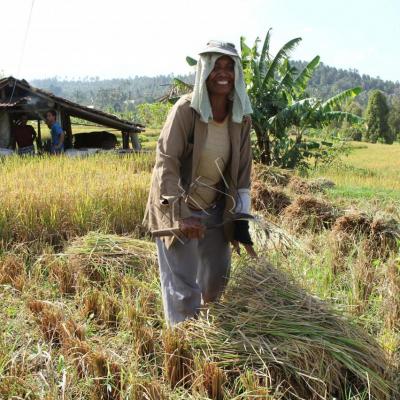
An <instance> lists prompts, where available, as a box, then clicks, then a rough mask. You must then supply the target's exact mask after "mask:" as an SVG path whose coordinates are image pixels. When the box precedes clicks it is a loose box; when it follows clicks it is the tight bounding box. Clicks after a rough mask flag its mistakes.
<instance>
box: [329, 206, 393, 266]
mask: <svg viewBox="0 0 400 400" xmlns="http://www.w3.org/2000/svg"><path fill="white" fill-rule="evenodd" d="M399 240H400V225H399V223H398V222H396V221H395V220H393V219H389V220H385V219H383V218H379V217H377V218H372V217H371V216H369V215H367V214H365V213H360V212H355V211H351V212H349V213H347V214H346V215H343V216H342V217H340V218H338V219H337V220H336V222H335V224H334V225H333V227H332V233H331V241H332V243H333V250H334V255H335V259H336V260H337V261H340V260H342V259H343V258H344V257H347V256H349V255H350V254H351V253H352V252H355V251H356V250H357V245H358V244H360V243H362V246H361V249H362V250H363V251H364V253H365V254H366V255H367V256H368V257H369V258H370V259H383V260H385V259H387V258H388V256H389V255H390V253H391V252H394V251H396V250H397V249H398V241H399Z"/></svg>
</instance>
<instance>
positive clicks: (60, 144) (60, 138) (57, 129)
mask: <svg viewBox="0 0 400 400" xmlns="http://www.w3.org/2000/svg"><path fill="white" fill-rule="evenodd" d="M46 124H47V126H48V127H49V128H50V132H51V153H52V154H61V153H63V152H64V138H65V133H64V131H63V129H62V127H61V125H60V124H59V123H58V122H57V113H56V111H55V110H50V111H47V113H46Z"/></svg>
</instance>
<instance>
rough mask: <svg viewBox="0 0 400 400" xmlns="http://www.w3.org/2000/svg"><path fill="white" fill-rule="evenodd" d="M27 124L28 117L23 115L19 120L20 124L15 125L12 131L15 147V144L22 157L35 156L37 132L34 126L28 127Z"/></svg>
mask: <svg viewBox="0 0 400 400" xmlns="http://www.w3.org/2000/svg"><path fill="white" fill-rule="evenodd" d="M27 122H28V116H27V115H26V114H22V115H21V116H20V118H19V121H18V124H16V125H14V126H13V128H12V130H11V136H12V140H13V147H14V146H15V144H16V145H17V146H18V154H20V155H33V154H35V149H34V147H33V142H34V140H35V139H36V132H35V129H34V128H33V126H31V125H28V124H27Z"/></svg>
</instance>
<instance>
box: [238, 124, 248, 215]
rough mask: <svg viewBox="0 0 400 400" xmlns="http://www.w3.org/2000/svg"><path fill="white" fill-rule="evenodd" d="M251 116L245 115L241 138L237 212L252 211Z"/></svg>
mask: <svg viewBox="0 0 400 400" xmlns="http://www.w3.org/2000/svg"><path fill="white" fill-rule="evenodd" d="M250 129H251V118H250V117H249V116H245V117H244V122H243V128H242V133H241V138H240V161H239V171H238V180H237V197H238V198H237V199H236V208H235V212H244V213H249V212H250V175H251V163H252V154H251V141H250Z"/></svg>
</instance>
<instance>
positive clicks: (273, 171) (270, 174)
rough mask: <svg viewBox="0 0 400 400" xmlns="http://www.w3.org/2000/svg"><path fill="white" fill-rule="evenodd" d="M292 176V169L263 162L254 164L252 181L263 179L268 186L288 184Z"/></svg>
mask: <svg viewBox="0 0 400 400" xmlns="http://www.w3.org/2000/svg"><path fill="white" fill-rule="evenodd" d="M291 177H292V173H291V172H290V171H287V170H284V169H280V168H277V167H271V166H268V165H263V164H256V163H254V164H253V167H252V182H255V181H261V182H263V183H265V184H267V185H268V186H287V184H288V183H289V181H290V178H291Z"/></svg>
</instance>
